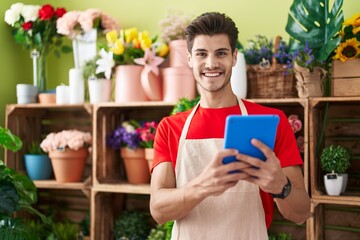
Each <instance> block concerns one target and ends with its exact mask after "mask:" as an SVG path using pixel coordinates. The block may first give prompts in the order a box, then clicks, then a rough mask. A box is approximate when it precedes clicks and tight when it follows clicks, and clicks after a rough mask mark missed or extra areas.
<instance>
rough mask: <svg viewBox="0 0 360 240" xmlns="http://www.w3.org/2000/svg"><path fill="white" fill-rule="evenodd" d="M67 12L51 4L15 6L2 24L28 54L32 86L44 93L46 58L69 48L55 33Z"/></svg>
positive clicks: (12, 6) (6, 13)
mask: <svg viewBox="0 0 360 240" xmlns="http://www.w3.org/2000/svg"><path fill="white" fill-rule="evenodd" d="M65 13H66V10H65V9H64V8H56V9H55V8H54V7H53V6H52V5H50V4H45V5H43V6H39V5H25V4H23V3H14V4H12V5H11V7H10V9H8V10H6V12H5V22H6V23H7V24H9V25H10V26H11V27H12V34H13V36H14V38H15V41H16V42H17V43H19V44H21V45H23V46H24V47H25V48H26V49H28V50H30V51H31V57H32V58H33V68H34V73H33V74H34V76H33V81H34V86H37V87H38V90H39V91H40V92H41V91H44V90H45V88H46V79H45V77H46V74H45V59H46V55H47V54H48V53H49V52H50V51H51V50H52V49H53V48H54V47H56V48H55V51H54V53H55V54H56V55H57V56H60V51H62V52H69V51H70V49H69V48H67V47H66V46H63V47H61V48H60V46H61V45H62V35H60V34H59V33H57V31H56V21H57V20H58V19H59V18H61V17H62V16H63V15H64V14H65Z"/></svg>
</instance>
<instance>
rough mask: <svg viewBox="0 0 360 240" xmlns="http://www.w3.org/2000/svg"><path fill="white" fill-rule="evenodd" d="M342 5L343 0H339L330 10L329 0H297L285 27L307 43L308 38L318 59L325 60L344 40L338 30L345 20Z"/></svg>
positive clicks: (297, 38)
mask: <svg viewBox="0 0 360 240" xmlns="http://www.w3.org/2000/svg"><path fill="white" fill-rule="evenodd" d="M342 5H343V0H335V1H334V3H333V5H332V9H331V11H329V0H294V2H293V4H292V5H291V7H290V12H289V15H288V22H287V25H286V28H285V29H286V31H287V33H288V34H289V35H290V36H291V37H292V38H294V39H296V40H297V41H299V42H300V43H301V44H302V45H303V46H304V45H305V43H306V42H307V43H308V44H309V47H310V48H311V49H313V50H314V52H315V57H316V59H317V60H318V61H324V60H326V59H328V57H329V56H330V54H331V53H332V51H333V50H334V49H335V48H336V46H337V45H338V44H339V42H340V40H341V37H340V36H338V35H337V33H338V32H339V30H340V29H341V25H342V22H343V21H344V13H343V11H342Z"/></svg>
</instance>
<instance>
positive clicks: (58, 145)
mask: <svg viewBox="0 0 360 240" xmlns="http://www.w3.org/2000/svg"><path fill="white" fill-rule="evenodd" d="M91 144H92V137H91V134H90V133H89V132H83V131H79V130H63V131H61V132H57V133H49V134H48V135H47V136H46V138H45V139H44V140H43V141H42V142H41V144H40V147H41V148H42V150H43V151H44V152H49V157H50V159H51V164H52V166H53V170H54V174H55V179H56V181H58V182H79V181H81V178H82V175H83V172H84V168H85V163H86V159H87V157H88V155H89V149H88V148H89V147H90V146H91Z"/></svg>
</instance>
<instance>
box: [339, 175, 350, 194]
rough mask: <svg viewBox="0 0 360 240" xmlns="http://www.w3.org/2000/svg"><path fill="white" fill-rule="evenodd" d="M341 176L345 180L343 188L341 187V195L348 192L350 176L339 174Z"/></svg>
mask: <svg viewBox="0 0 360 240" xmlns="http://www.w3.org/2000/svg"><path fill="white" fill-rule="evenodd" d="M339 175H340V176H342V178H343V183H342V187H341V193H344V192H345V191H346V187H347V183H348V174H347V173H342V174H339Z"/></svg>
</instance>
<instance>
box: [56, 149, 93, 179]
mask: <svg viewBox="0 0 360 240" xmlns="http://www.w3.org/2000/svg"><path fill="white" fill-rule="evenodd" d="M88 155H89V151H88V149H87V148H80V149H78V150H72V149H69V148H65V150H63V151H59V150H56V151H50V152H49V157H50V159H51V164H52V167H53V170H54V174H55V179H56V181H57V182H60V183H62V182H80V181H81V180H82V176H83V172H84V168H85V163H86V159H87V156H88Z"/></svg>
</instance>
